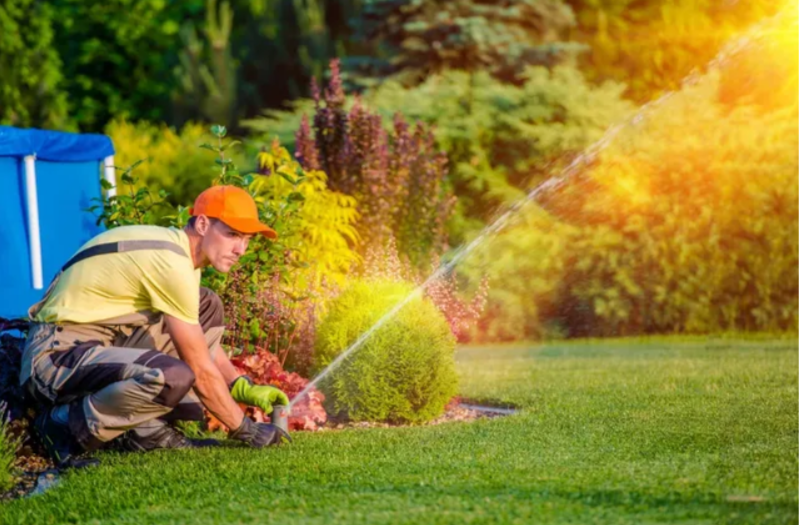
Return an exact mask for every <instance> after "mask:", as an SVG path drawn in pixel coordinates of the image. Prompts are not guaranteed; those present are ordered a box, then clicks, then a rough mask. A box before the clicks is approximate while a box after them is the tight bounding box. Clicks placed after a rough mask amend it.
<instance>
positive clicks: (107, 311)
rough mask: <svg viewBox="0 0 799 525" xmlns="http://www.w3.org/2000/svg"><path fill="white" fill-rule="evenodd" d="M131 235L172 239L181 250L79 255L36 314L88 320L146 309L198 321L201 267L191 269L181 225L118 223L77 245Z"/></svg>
mask: <svg viewBox="0 0 799 525" xmlns="http://www.w3.org/2000/svg"><path fill="white" fill-rule="evenodd" d="M130 240H152V241H168V242H172V243H174V244H177V245H178V246H180V247H181V248H183V250H184V251H185V253H186V255H179V254H177V253H175V252H173V251H170V250H165V249H156V250H133V251H128V252H119V253H109V254H104V255H96V256H94V257H89V258H88V259H84V260H83V261H80V262H78V263H77V264H74V265H73V266H71V267H69V268H67V270H66V271H65V272H64V273H62V274H61V277H60V279H59V280H58V283H57V284H56V286H55V288H54V289H53V291H52V293H51V294H50V296H49V297H48V298H47V301H46V302H45V303H44V304H43V305H42V307H41V308H40V310H39V312H38V313H37V314H36V316H35V320H36V321H38V322H46V323H58V322H71V323H93V322H99V321H103V320H106V319H113V318H116V317H119V316H123V315H129V314H132V313H135V312H140V311H144V310H150V311H156V312H162V313H165V314H168V315H171V316H173V317H176V318H178V319H180V320H182V321H185V322H187V323H191V324H198V322H199V320H198V316H199V308H200V270H195V269H194V263H193V262H192V259H191V255H190V254H191V249H190V246H189V238H188V236H187V235H186V233H185V232H184V231H183V230H178V229H175V228H162V227H160V226H122V227H119V228H114V229H112V230H108V231H106V232H103V233H101V234H100V235H98V236H96V237H95V238H93V239H92V240H90V241H89V242H87V243H86V244H84V245H83V246H82V247H81V248H80V250H78V251H82V250H84V249H86V248H90V247H92V246H95V245H97V244H105V243H111V242H117V241H130ZM76 253H77V252H76Z"/></svg>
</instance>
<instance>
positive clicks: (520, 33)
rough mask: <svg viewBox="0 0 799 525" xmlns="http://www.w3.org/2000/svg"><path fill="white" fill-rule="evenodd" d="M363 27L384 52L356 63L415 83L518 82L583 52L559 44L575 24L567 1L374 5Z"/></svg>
mask: <svg viewBox="0 0 799 525" xmlns="http://www.w3.org/2000/svg"><path fill="white" fill-rule="evenodd" d="M357 24H358V26H359V30H360V33H361V34H360V36H361V37H362V38H364V39H366V40H367V41H368V42H370V43H371V44H372V46H373V47H379V48H381V51H382V53H381V54H380V56H379V57H378V59H377V60H365V59H363V57H361V58H360V59H359V60H355V61H350V63H351V64H352V65H354V66H360V67H361V68H362V69H364V70H366V71H369V72H370V73H371V74H376V75H379V76H385V75H386V74H397V73H402V74H403V75H404V77H405V79H406V80H408V81H410V82H419V81H421V80H422V79H424V78H425V77H427V76H428V75H430V74H433V73H437V72H440V71H443V70H448V69H458V70H465V71H477V70H484V71H489V72H491V74H492V75H494V76H495V77H497V78H500V79H502V80H505V81H518V80H519V75H520V74H521V73H522V72H523V70H524V68H525V67H526V66H529V65H546V66H552V65H555V64H557V63H560V62H562V61H563V60H564V59H566V58H567V57H569V56H572V55H574V54H575V52H576V51H577V50H578V49H579V48H580V46H578V45H575V44H570V43H566V42H563V41H561V39H560V37H561V35H562V33H563V31H564V30H565V29H567V28H569V27H571V26H572V25H574V16H573V14H572V12H571V9H570V8H569V7H568V6H567V5H565V4H564V3H563V2H561V1H560V0H500V1H495V0H455V1H445V0H372V1H370V2H367V3H366V6H365V8H364V12H363V15H362V17H361V18H360V19H359V20H358V22H357Z"/></svg>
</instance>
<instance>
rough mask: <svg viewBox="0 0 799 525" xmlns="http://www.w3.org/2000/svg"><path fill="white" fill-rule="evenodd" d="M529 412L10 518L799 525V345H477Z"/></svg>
mask: <svg viewBox="0 0 799 525" xmlns="http://www.w3.org/2000/svg"><path fill="white" fill-rule="evenodd" d="M458 358H459V368H460V371H461V374H462V392H463V394H464V396H466V397H468V398H471V399H479V400H492V401H494V402H501V403H505V404H512V405H516V406H518V407H520V408H521V411H520V413H519V414H518V415H515V416H510V417H507V418H501V419H495V420H490V421H487V420H484V421H478V422H475V423H469V424H459V423H453V424H446V425H440V426H437V427H421V428H402V429H372V430H348V431H342V432H330V433H317V434H296V435H295V443H294V445H292V446H290V447H283V448H281V449H275V450H266V451H253V450H248V449H242V448H226V449H216V450H210V451H199V452H193V451H192V452H183V451H180V452H172V453H153V454H148V455H140V454H132V455H110V454H109V455H106V456H105V457H104V461H103V464H102V465H101V466H100V467H99V468H97V469H94V470H93V471H87V472H81V473H74V474H71V475H69V476H66V477H65V479H64V480H63V481H62V483H61V485H60V486H58V487H56V488H55V489H53V490H52V491H50V492H48V493H46V494H44V495H42V496H37V497H34V498H29V499H26V500H19V501H14V502H11V503H9V504H4V505H2V506H0V522H2V523H25V524H36V523H40V524H43V523H59V522H81V523H93V522H97V523H99V522H102V523H136V524H139V523H142V524H144V523H276V524H292V523H348V524H349V523H452V524H461V523H614V524H616V523H631V524H632V523H635V524H641V523H752V524H768V523H794V524H795V523H796V522H797V518H798V517H799V516H797V490H798V489H797V460H798V459H799V451H798V450H797V448H798V447H797V431H798V430H799V429H798V427H799V423H798V422H797V419H798V418H799V415H798V413H799V407H797V345H796V343H795V341H763V340H761V341H731V340H714V341H712V342H707V341H705V342H702V341H698V340H694V341H691V340H684V339H660V340H653V341H650V342H643V341H628V340H619V341H610V342H600V343H585V342H583V343H581V342H576V343H558V344H548V345H540V346H513V347H494V348H465V349H462V350H461V351H460V352H459V355H458Z"/></svg>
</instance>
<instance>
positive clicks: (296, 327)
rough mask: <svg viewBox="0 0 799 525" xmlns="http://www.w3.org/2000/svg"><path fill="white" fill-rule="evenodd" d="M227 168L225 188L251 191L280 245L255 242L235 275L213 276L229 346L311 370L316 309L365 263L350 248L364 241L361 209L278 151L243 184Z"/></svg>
mask: <svg viewBox="0 0 799 525" xmlns="http://www.w3.org/2000/svg"><path fill="white" fill-rule="evenodd" d="M227 160H230V159H224V158H223V159H220V163H221V168H220V173H221V172H222V170H224V173H223V174H221V175H220V178H219V182H221V183H226V184H230V183H235V184H237V185H243V187H245V188H246V189H247V190H248V191H250V193H251V194H252V195H253V196H254V198H255V200H256V203H257V204H258V207H259V213H260V214H261V219H262V220H263V221H264V222H266V223H267V224H270V225H271V226H272V227H273V228H274V229H275V230H276V231H277V232H278V234H279V237H278V239H277V240H276V241H271V240H269V239H266V238H263V237H261V236H258V237H256V238H254V239H253V240H252V241H251V242H250V248H249V250H248V252H247V253H246V254H245V255H244V256H243V257H242V258H241V259H240V260H239V264H238V265H237V267H236V269H235V270H234V271H233V272H231V273H230V274H228V275H221V274H218V273H217V272H213V271H209V272H208V277H207V279H208V282H209V284H210V285H211V286H212V287H213V288H214V289H215V290H217V292H218V293H219V294H220V296H221V298H222V300H223V302H224V303H225V304H226V305H228V312H227V314H228V333H229V338H230V339H229V340H230V342H231V344H235V345H238V346H241V347H242V348H244V349H253V348H255V347H256V346H265V347H266V348H268V349H269V350H270V351H272V352H274V353H275V354H277V355H279V356H280V359H281V363H286V360H287V359H288V362H290V363H292V364H296V365H298V366H300V365H301V366H302V367H303V368H306V367H307V361H308V354H309V353H310V350H303V349H310V346H311V344H312V343H311V341H312V340H313V320H314V314H315V309H316V306H315V305H314V304H313V303H311V302H310V301H311V299H318V298H319V297H320V294H323V293H324V290H325V289H326V288H327V287H329V286H331V285H335V284H336V283H337V282H341V281H342V279H343V278H344V275H345V274H346V272H347V271H348V270H349V268H350V266H351V265H353V264H354V263H355V262H357V260H358V257H357V254H356V253H355V252H354V251H353V250H352V249H351V248H350V246H349V243H350V242H356V241H357V232H356V230H355V229H354V222H355V220H356V219H357V211H356V209H355V201H354V199H352V198H351V197H348V196H346V195H342V194H340V193H336V192H333V191H330V190H329V189H327V186H326V183H325V182H326V180H325V174H324V173H323V172H320V171H318V170H310V171H305V170H303V169H302V168H301V167H300V166H299V164H298V163H297V162H296V161H295V160H294V159H292V158H291V155H289V153H288V152H287V151H286V150H285V149H284V148H282V147H280V146H279V145H278V144H277V143H273V144H272V147H271V150H269V151H263V152H262V153H261V154H260V155H259V164H260V171H261V173H259V174H252V175H245V176H241V175H239V174H238V172H237V171H236V170H235V169H233V168H234V167H235V164H233V163H228V162H227ZM309 330H310V332H309ZM297 335H302V336H303V337H300V338H299V339H297V338H295V336H297ZM290 351H291V352H293V353H295V354H300V355H294V356H291V357H289V356H288V353H289V352H290Z"/></svg>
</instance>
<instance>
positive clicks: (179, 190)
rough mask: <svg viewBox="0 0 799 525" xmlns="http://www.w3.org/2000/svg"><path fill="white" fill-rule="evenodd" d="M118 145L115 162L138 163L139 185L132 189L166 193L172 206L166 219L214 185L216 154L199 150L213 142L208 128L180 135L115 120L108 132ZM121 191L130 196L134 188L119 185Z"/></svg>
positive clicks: (192, 128)
mask: <svg viewBox="0 0 799 525" xmlns="http://www.w3.org/2000/svg"><path fill="white" fill-rule="evenodd" d="M105 133H106V134H107V135H108V136H109V137H110V138H111V140H113V141H114V145H115V147H116V154H115V156H114V161H115V162H116V163H117V164H118V165H120V166H130V165H132V164H134V163H135V162H137V161H143V162H141V163H140V164H138V165H137V167H136V171H135V176H136V178H137V181H138V182H137V184H136V185H133V186H132V189H134V190H139V189H141V188H143V187H145V186H146V187H148V188H149V189H150V190H151V191H153V192H159V191H160V190H163V191H164V192H166V194H167V196H166V197H165V200H166V201H167V203H168V204H169V205H170V206H167V207H164V208H162V209H161V210H159V213H161V214H162V215H163V214H165V213H167V212H169V211H171V210H170V208H177V207H178V206H181V205H186V204H188V203H190V202H192V201H193V200H194V198H195V197H197V195H199V194H200V192H202V191H203V190H204V189H206V188H207V187H208V186H210V185H211V183H212V182H213V179H214V174H213V170H212V169H210V167H211V166H213V165H214V153H213V152H209V151H207V150H204V149H201V148H199V146H200V144H202V143H204V142H207V141H209V140H211V137H212V135H210V134H209V133H208V128H207V127H206V126H201V125H199V124H187V125H185V126H183V128H182V129H180V131H175V130H173V129H172V128H169V127H167V126H165V125H157V124H152V123H149V122H144V121H141V122H137V123H132V122H129V121H126V120H115V121H113V122H111V123H110V124H109V125H108V126H107V127H106V129H105ZM117 182H118V184H117V186H118V190H119V191H120V192H122V193H125V192H129V191H130V189H131V187H130V185H128V184H127V183H125V182H124V181H117Z"/></svg>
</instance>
